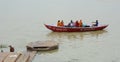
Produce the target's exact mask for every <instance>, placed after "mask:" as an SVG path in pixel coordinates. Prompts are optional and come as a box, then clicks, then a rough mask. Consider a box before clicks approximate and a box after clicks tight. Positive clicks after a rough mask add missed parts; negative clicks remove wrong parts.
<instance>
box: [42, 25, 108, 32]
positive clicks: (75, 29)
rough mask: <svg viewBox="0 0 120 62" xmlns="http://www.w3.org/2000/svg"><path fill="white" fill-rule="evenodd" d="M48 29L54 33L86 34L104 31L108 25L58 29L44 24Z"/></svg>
mask: <svg viewBox="0 0 120 62" xmlns="http://www.w3.org/2000/svg"><path fill="white" fill-rule="evenodd" d="M44 25H45V26H46V28H48V29H49V30H52V31H54V32H86V31H97V30H103V29H104V28H106V27H107V26H108V25H101V26H93V27H58V26H53V25H47V24H44Z"/></svg>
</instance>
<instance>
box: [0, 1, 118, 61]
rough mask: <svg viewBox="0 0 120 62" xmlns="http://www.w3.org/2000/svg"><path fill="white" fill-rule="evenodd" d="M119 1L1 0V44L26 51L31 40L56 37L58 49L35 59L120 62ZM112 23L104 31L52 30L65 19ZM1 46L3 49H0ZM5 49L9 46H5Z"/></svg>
mask: <svg viewBox="0 0 120 62" xmlns="http://www.w3.org/2000/svg"><path fill="white" fill-rule="evenodd" d="M119 2H120V1H119V0H44V1H43V0H0V44H2V45H5V46H6V47H7V46H8V45H13V46H14V47H15V51H16V52H19V51H26V45H27V44H28V43H29V42H35V41H45V40H53V41H56V42H58V43H59V49H57V50H53V51H39V52H38V53H37V54H36V56H35V58H34V60H33V62H120V53H119V52H120V35H119V33H120V28H119V26H120V17H119V16H120V4H119ZM80 19H82V20H83V23H84V24H91V22H93V21H95V20H96V19H98V20H99V23H100V24H109V26H108V27H107V28H106V29H104V30H101V31H91V32H72V33H68V32H62V33H59V32H52V31H50V30H48V29H46V27H45V26H44V24H56V23H57V20H63V21H64V23H65V24H67V23H69V22H70V20H74V21H76V20H80ZM0 49H1V48H0ZM2 49H3V50H4V52H7V51H9V48H2Z"/></svg>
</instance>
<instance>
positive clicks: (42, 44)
mask: <svg viewBox="0 0 120 62" xmlns="http://www.w3.org/2000/svg"><path fill="white" fill-rule="evenodd" d="M26 47H27V50H32V51H42V50H43V51H44V50H53V49H57V48H58V43H57V42H55V41H36V42H30V43H29V44H28V45H27V46H26Z"/></svg>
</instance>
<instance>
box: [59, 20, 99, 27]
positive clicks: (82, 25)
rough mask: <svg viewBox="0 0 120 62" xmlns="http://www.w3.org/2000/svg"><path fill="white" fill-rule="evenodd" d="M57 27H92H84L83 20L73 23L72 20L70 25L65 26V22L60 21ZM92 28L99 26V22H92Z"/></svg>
mask: <svg viewBox="0 0 120 62" xmlns="http://www.w3.org/2000/svg"><path fill="white" fill-rule="evenodd" d="M57 26H59V27H90V25H84V24H83V22H82V20H80V21H78V20H77V21H76V22H73V21H72V20H71V21H70V22H69V23H68V25H64V22H63V20H61V21H60V20H58V22H57ZM92 26H98V20H96V21H95V22H92Z"/></svg>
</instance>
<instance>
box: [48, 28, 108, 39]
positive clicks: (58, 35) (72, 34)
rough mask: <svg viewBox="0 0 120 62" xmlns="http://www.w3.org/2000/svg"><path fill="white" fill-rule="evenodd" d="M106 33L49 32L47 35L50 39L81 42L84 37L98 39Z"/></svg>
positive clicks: (104, 31) (102, 31)
mask: <svg viewBox="0 0 120 62" xmlns="http://www.w3.org/2000/svg"><path fill="white" fill-rule="evenodd" d="M104 33H107V31H106V30H100V31H90V32H50V33H49V34H47V36H48V37H50V38H60V39H63V38H67V39H80V40H83V39H84V38H85V37H86V36H91V37H96V38H98V37H99V36H100V35H102V34H104Z"/></svg>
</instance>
